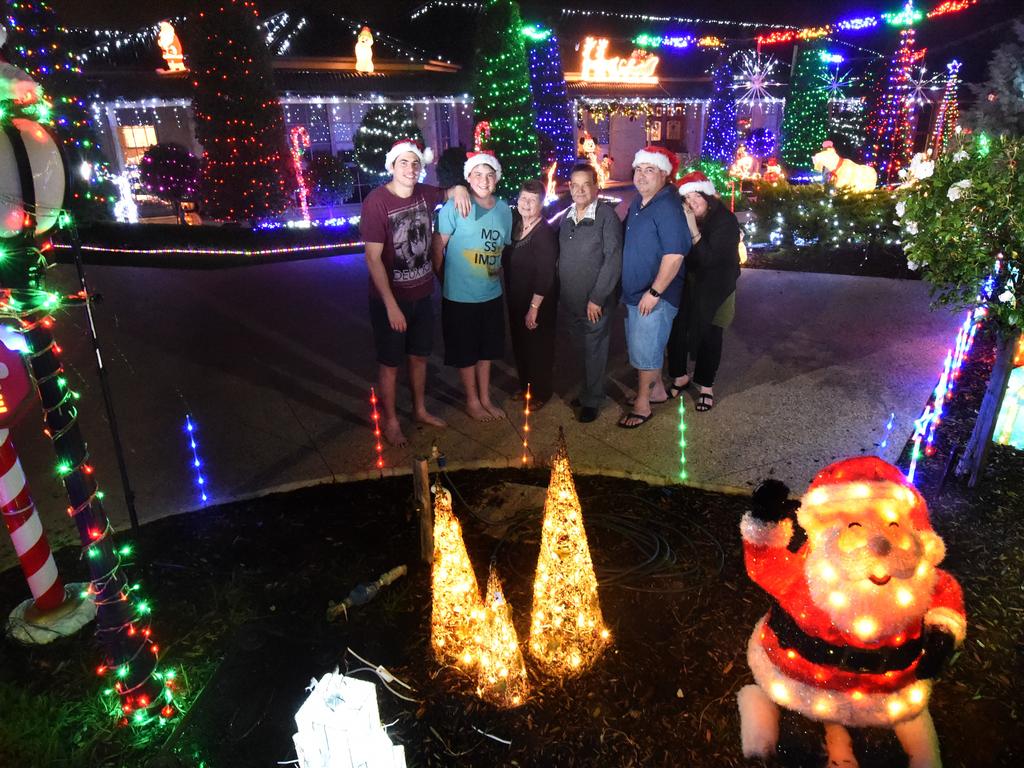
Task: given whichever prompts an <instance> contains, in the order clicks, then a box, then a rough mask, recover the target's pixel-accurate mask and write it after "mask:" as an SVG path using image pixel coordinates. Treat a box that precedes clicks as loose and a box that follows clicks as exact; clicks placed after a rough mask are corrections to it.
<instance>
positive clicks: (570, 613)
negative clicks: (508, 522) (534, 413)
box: [530, 430, 611, 677]
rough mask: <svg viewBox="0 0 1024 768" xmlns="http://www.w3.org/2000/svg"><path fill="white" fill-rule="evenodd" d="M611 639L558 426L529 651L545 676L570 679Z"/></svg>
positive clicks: (592, 661)
mask: <svg viewBox="0 0 1024 768" xmlns="http://www.w3.org/2000/svg"><path fill="white" fill-rule="evenodd" d="M610 637H611V635H610V633H609V631H608V628H607V627H606V626H605V624H604V618H603V617H602V615H601V605H600V602H599V600H598V595H597V576H596V574H595V573H594V563H593V561H592V560H591V558H590V548H589V546H588V545H587V532H586V530H585V529H584V527H583V512H582V510H581V508H580V500H579V497H578V496H577V495H576V486H575V484H574V483H573V479H572V469H571V468H570V466H569V454H568V451H567V449H566V446H565V434H564V433H563V432H562V431H561V430H559V433H558V446H557V448H556V451H555V455H554V457H552V460H551V481H550V483H549V484H548V495H547V499H546V500H545V502H544V523H543V527H542V531H541V543H540V555H539V556H538V559H537V575H536V578H535V580H534V583H533V614H532V618H531V623H530V653H531V654H532V655H533V657H534V658H535V659H536V660H537V663H538V664H539V665H540V666H541V667H542V668H543V669H544V670H545V671H546V672H548V673H549V674H551V675H553V676H556V677H570V676H574V675H578V674H580V673H582V672H583V671H585V670H586V669H587V668H588V667H590V666H591V665H592V664H593V663H594V661H595V660H596V659H597V657H598V656H600V655H601V652H602V651H604V649H605V647H606V646H607V645H608V643H609V642H610Z"/></svg>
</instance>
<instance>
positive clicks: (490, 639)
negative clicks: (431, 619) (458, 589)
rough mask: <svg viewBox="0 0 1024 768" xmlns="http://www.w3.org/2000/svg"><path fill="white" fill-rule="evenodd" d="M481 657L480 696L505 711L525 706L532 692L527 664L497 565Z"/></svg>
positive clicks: (489, 594) (490, 578)
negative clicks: (520, 648) (527, 676)
mask: <svg viewBox="0 0 1024 768" xmlns="http://www.w3.org/2000/svg"><path fill="white" fill-rule="evenodd" d="M479 654H480V667H479V670H478V672H477V685H476V695H477V696H479V697H480V698H481V699H484V700H485V701H489V702H491V703H492V704H494V705H496V706H498V707H502V708H505V709H511V708H512V707H518V706H520V705H522V704H525V703H526V698H527V696H528V695H529V692H530V683H529V681H528V680H527V678H526V664H525V663H524V662H523V653H522V651H520V650H519V636H518V635H516V628H515V626H514V625H513V624H512V608H511V606H510V605H509V604H508V602H507V601H506V600H505V594H504V592H503V591H502V588H501V579H499V578H498V571H497V569H495V567H494V563H491V573H490V575H489V576H488V577H487V599H486V600H484V617H483V621H482V622H481V631H480V650H479Z"/></svg>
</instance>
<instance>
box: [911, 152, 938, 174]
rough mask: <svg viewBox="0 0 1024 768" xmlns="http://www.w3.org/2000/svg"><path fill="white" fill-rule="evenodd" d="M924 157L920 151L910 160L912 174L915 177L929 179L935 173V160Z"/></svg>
mask: <svg viewBox="0 0 1024 768" xmlns="http://www.w3.org/2000/svg"><path fill="white" fill-rule="evenodd" d="M924 157H925V156H924V153H923V152H918V153H917V154H916V155H914V157H913V158H912V159H911V161H910V175H911V176H913V177H914V178H915V179H927V178H928V177H929V176H931V175H932V174H933V173H935V161H934V160H925V159H924Z"/></svg>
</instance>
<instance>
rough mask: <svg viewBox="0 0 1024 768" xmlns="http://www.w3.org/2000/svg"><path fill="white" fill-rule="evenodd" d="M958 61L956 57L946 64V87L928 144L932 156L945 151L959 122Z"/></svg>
mask: <svg viewBox="0 0 1024 768" xmlns="http://www.w3.org/2000/svg"><path fill="white" fill-rule="evenodd" d="M960 66H961V64H960V62H959V61H957V60H956V59H953V61H951V62H949V63H948V64H947V65H946V73H947V74H946V88H945V90H944V91H943V93H942V101H941V102H939V113H938V115H936V117H935V126H934V128H932V135H931V138H930V139H929V141H928V146H930V147H931V149H932V157H938V156H939V155H941V154H943V153H944V152H945V151H946V147H947V146H948V145H949V139H950V138H951V137H952V135H953V132H954V131H955V130H956V126H957V123H959V122H960V107H959V102H958V100H957V99H958V95H959V94H958V92H959V89H960Z"/></svg>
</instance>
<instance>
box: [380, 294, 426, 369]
mask: <svg viewBox="0 0 1024 768" xmlns="http://www.w3.org/2000/svg"><path fill="white" fill-rule="evenodd" d="M398 306H399V308H400V309H401V310H402V314H403V315H405V331H404V332H401V333H400V332H398V331H396V330H394V329H392V327H391V323H390V322H388V309H387V307H385V306H384V302H383V301H381V300H380V299H376V298H374V297H372V296H371V297H370V325H371V326H373V343H374V345H375V346H376V347H377V362H378V363H380V364H381V365H387V366H390V367H392V368H397V367H398V366H399V365H400V364H401V362H402V360H403V358H405V356H406V355H416V356H417V357H430V353H431V352H432V351H433V350H434V301H433V297H432V296H425V297H424V298H422V299H417V300H415V301H400V302H398Z"/></svg>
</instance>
